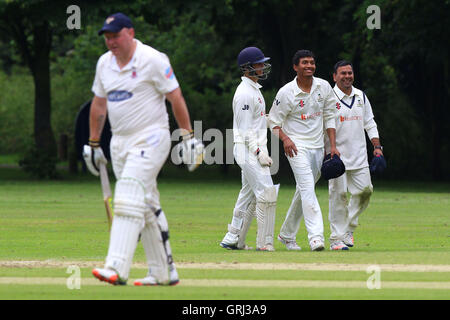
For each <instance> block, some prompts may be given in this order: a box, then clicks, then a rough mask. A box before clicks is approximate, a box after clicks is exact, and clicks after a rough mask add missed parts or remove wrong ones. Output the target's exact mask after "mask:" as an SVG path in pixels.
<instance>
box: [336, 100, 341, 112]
mask: <svg viewBox="0 0 450 320" xmlns="http://www.w3.org/2000/svg"><path fill="white" fill-rule="evenodd" d="M336 109H338V110H340V109H341V104H340V103H339V102H336Z"/></svg>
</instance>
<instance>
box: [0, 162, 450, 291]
mask: <svg viewBox="0 0 450 320" xmlns="http://www.w3.org/2000/svg"><path fill="white" fill-rule="evenodd" d="M232 175H235V172H232ZM177 176H180V177H182V178H180V179H177V178H176V177H177ZM212 176H214V175H212V174H211V172H209V171H208V170H206V169H205V170H203V171H202V169H201V170H199V172H198V174H197V175H195V173H194V174H188V172H187V171H184V170H176V172H175V173H168V174H166V173H165V171H164V170H163V175H162V177H161V178H160V179H159V185H158V187H159V190H160V194H161V203H162V206H163V209H164V211H165V213H166V215H167V217H168V220H169V226H170V234H171V245H172V250H173V253H174V259H175V262H176V263H177V266H178V270H179V274H180V279H181V281H180V284H179V285H177V286H174V287H145V288H141V287H134V286H132V281H133V279H136V278H139V277H142V276H145V274H146V267H145V254H144V251H143V249H142V246H141V245H139V246H138V249H137V251H136V254H135V259H134V262H135V264H134V265H133V269H132V271H131V274H130V280H129V282H128V284H129V285H128V286H124V287H113V286H110V285H107V284H104V283H100V282H98V281H97V280H96V279H94V278H93V277H92V276H91V269H92V268H93V267H101V266H102V263H103V261H104V258H105V256H106V253H107V248H108V236H109V234H108V231H107V223H106V215H105V213H104V208H103V202H102V195H101V190H100V184H99V182H98V181H97V180H96V179H95V178H94V177H91V176H89V175H88V174H84V175H81V176H80V177H69V176H65V177H64V179H61V180H58V181H36V180H30V179H28V178H26V177H25V176H24V175H23V174H22V173H21V172H19V171H18V169H10V168H0V299H165V300H175V299H176V300H205V299H206V300H208V299H214V300H253V299H255V300H272V299H276V300H277V299H283V300H300V299H449V298H450V250H449V249H450V245H449V243H450V241H449V240H450V229H449V223H450V185H448V184H431V183H418V182H417V183H411V182H408V183H398V182H385V181H382V180H375V181H373V184H374V189H375V192H374V194H373V196H372V199H371V203H370V205H369V208H368V209H367V210H366V211H365V212H364V213H363V214H362V216H361V217H360V226H359V228H358V229H357V231H356V233H355V242H356V246H355V247H354V248H352V249H351V250H350V251H348V252H331V251H330V250H328V245H329V244H328V241H327V242H326V246H327V250H326V251H322V252H310V251H309V247H308V243H307V236H306V230H305V227H304V224H303V223H302V225H301V227H300V232H299V234H298V243H299V245H300V246H301V247H302V248H303V250H302V251H300V252H290V251H287V250H286V249H285V248H284V246H283V245H281V244H280V243H279V242H276V243H275V249H276V251H275V252H273V253H267V252H256V251H227V250H224V249H222V248H220V247H219V242H220V241H221V239H222V237H223V235H224V234H225V232H226V229H227V224H228V223H229V222H230V220H231V216H232V210H233V206H234V202H235V200H236V197H237V194H238V192H239V188H240V180H239V178H237V179H236V178H233V177H231V178H230V177H228V178H223V179H222V178H216V179H211V178H208V177H212ZM215 176H217V175H215ZM294 191H295V186H294V184H293V183H292V182H289V181H287V182H282V184H281V189H280V193H279V198H278V204H277V217H276V226H275V235H276V234H277V232H278V231H279V229H280V227H281V225H282V223H283V220H284V217H285V214H286V211H287V209H288V207H289V204H290V201H291V199H292V196H293V194H294ZM317 194H318V198H319V202H320V205H321V208H322V213H323V216H324V223H325V237H326V239H327V237H328V236H329V233H330V232H329V225H328V198H327V188H326V185H325V184H324V183H323V182H320V183H319V184H318V186H317ZM255 238H256V223H255V222H253V224H252V227H251V229H250V232H249V236H248V243H249V245H251V246H254V245H255ZM71 265H75V266H78V267H80V272H81V273H80V275H81V288H80V289H69V288H68V286H67V281H70V279H72V278H71V277H72V274H70V273H67V270H68V267H69V266H71ZM370 265H377V266H379V267H380V270H381V273H380V274H379V276H380V277H379V279H380V280H381V282H380V283H381V289H369V288H368V287H367V281H368V280H370V279H369V277H371V276H372V274H371V273H367V272H366V271H367V267H368V266H370Z"/></svg>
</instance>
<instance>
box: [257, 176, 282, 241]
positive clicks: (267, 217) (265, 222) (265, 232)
mask: <svg viewBox="0 0 450 320" xmlns="http://www.w3.org/2000/svg"><path fill="white" fill-rule="evenodd" d="M279 187H280V185H279V184H277V185H274V186H271V187H267V188H266V189H265V190H264V193H263V197H262V200H257V202H256V220H257V223H258V231H257V234H256V247H257V248H263V247H265V246H266V245H268V244H270V245H273V233H274V228H275V211H276V205H277V197H278V189H279Z"/></svg>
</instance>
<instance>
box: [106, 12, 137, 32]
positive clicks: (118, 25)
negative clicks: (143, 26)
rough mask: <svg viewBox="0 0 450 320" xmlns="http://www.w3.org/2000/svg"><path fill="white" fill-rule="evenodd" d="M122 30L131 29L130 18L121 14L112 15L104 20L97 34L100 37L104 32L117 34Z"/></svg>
mask: <svg viewBox="0 0 450 320" xmlns="http://www.w3.org/2000/svg"><path fill="white" fill-rule="evenodd" d="M123 28H133V24H132V23H131V20H130V18H128V17H127V16H126V15H124V14H123V13H121V12H118V13H114V14H112V15H110V16H108V18H106V20H105V23H104V24H103V28H101V29H100V31H99V32H98V34H99V35H102V34H103V33H104V32H114V33H116V32H119V31H120V30H122V29H123Z"/></svg>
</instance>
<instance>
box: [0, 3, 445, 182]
mask: <svg viewBox="0 0 450 320" xmlns="http://www.w3.org/2000/svg"><path fill="white" fill-rule="evenodd" d="M74 4H75V5H77V6H78V7H79V8H80V19H81V21H80V26H81V28H80V29H75V30H70V29H68V28H67V24H66V20H67V19H68V17H69V14H68V13H67V11H66V9H67V7H68V6H70V5H74ZM371 5H376V6H378V7H379V9H380V13H381V15H380V16H381V21H380V29H370V28H368V26H367V20H368V19H369V18H370V14H369V13H367V8H368V7H369V6H371ZM449 7H450V3H449V1H447V0H440V1H425V0H411V1H392V0H379V1H372V0H371V1H363V0H358V1H353V0H336V1H332V0H318V1H314V2H312V1H291V0H286V1H276V0H260V1H256V0H254V1H252V0H250V1H249V0H246V1H245V0H201V1H181V0H171V1H162V0H152V1H144V0H130V1H127V3H126V4H124V3H123V2H122V1H109V2H108V4H104V3H102V2H101V1H65V0H61V1H57V2H55V1H48V0H28V1H24V0H8V1H1V2H0V48H1V49H2V50H0V61H1V67H2V69H1V71H0V75H1V74H3V76H0V79H2V81H8V79H10V80H11V83H13V80H12V79H14V75H15V73H14V72H12V70H18V69H17V68H21V69H20V70H26V71H27V72H28V73H29V75H31V79H32V83H33V88H34V91H33V92H32V94H33V96H34V98H33V99H34V102H33V105H32V106H30V110H33V125H32V127H33V132H32V133H31V134H32V138H29V139H28V140H27V141H28V142H27V153H26V154H28V159H27V156H24V157H23V159H22V163H24V164H25V165H26V164H27V163H29V162H30V161H34V162H35V163H39V166H42V167H43V168H46V169H45V170H47V171H48V174H47V175H48V176H51V175H52V174H53V173H54V172H55V171H54V166H55V165H56V161H57V157H56V156H57V148H56V146H57V140H58V139H59V136H60V135H61V134H65V135H67V136H68V137H69V140H71V141H73V131H74V129H73V122H74V119H75V116H76V114H77V112H78V109H79V107H80V106H81V105H82V104H83V103H84V102H85V101H87V100H89V99H90V98H91V97H92V93H91V92H90V87H91V84H92V81H93V77H94V73H95V64H96V61H97V59H98V57H99V56H100V55H101V54H102V53H103V52H104V51H105V46H104V43H103V39H102V38H101V37H99V36H97V31H98V29H99V28H101V26H102V23H103V21H104V19H105V18H106V16H107V15H108V14H110V13H113V12H119V11H120V12H124V13H125V14H127V15H129V16H130V17H131V18H132V20H133V22H134V24H135V29H136V37H137V38H138V39H140V40H141V41H143V42H144V43H146V44H149V45H151V46H153V47H155V48H156V49H158V50H160V51H163V52H165V53H167V54H168V56H169V57H170V59H171V63H172V65H173V67H174V70H175V72H176V75H177V78H178V80H179V82H180V84H181V87H182V89H183V93H184V95H185V98H186V101H187V102H188V105H189V107H190V111H191V114H192V118H193V119H196V120H200V119H201V120H202V121H203V128H204V129H207V128H218V129H221V130H224V131H225V129H226V128H231V127H232V111H231V100H232V96H233V93H234V89H235V88H236V86H237V84H238V83H239V81H240V75H239V71H238V68H237V65H236V59H237V54H238V53H239V51H240V50H241V49H243V48H244V47H246V46H258V47H260V48H261V49H262V50H263V51H264V53H265V54H266V55H267V56H270V57H271V63H272V73H271V75H270V77H269V79H268V80H267V81H265V82H264V83H263V85H264V88H263V90H264V95H265V98H266V105H267V106H268V108H269V107H270V105H271V103H272V100H273V98H274V96H275V93H276V91H277V90H278V88H280V87H281V86H283V85H284V84H285V83H287V82H288V81H290V80H292V79H293V77H294V76H295V74H294V72H293V70H292V65H291V59H292V56H293V54H294V53H295V52H296V51H297V50H298V49H310V50H312V51H313V52H314V53H315V55H316V60H317V71H316V76H318V77H321V78H324V79H326V80H328V81H329V82H330V84H332V85H333V82H332V67H333V65H334V63H335V62H336V61H338V60H341V59H347V60H350V61H352V62H353V66H354V71H355V86H356V87H358V88H360V89H362V90H364V92H365V93H366V94H367V96H368V97H369V98H370V101H371V104H372V106H373V111H374V114H375V120H376V121H377V123H378V127H379V131H380V136H381V141H382V144H383V145H384V148H385V155H386V158H387V160H388V166H389V169H388V171H387V172H386V176H387V177H392V178H415V179H432V180H443V179H449V177H450V169H449V166H447V165H446V161H445V159H447V158H448V157H449V156H450V144H449V137H448V135H447V134H446V133H447V132H448V130H449V129H450V121H449V115H448V113H447V112H446V111H447V108H446V107H448V101H449V92H450V90H449V56H450V55H449V46H448V40H445V39H448V38H450V37H449V30H448V27H447V26H448V25H449V22H450V21H449V20H450V18H449V14H448V12H450V10H449V9H450V8H449ZM15 68H16V69H15ZM14 92H15V93H16V91H14ZM16 94H17V93H16ZM8 101H9V100H8ZM8 101H6V102H5V101H2V100H0V107H1V108H3V109H4V110H8V111H9V112H13V110H10V109H11V108H12V107H11V106H12V104H11V103H10V102H8ZM2 104H3V105H2ZM0 110H2V109H0ZM5 112H6V111H5ZM1 122H2V119H1V118H0V124H1ZM171 127H172V128H175V123H174V121H173V119H171ZM0 132H2V131H0ZM2 135H7V133H4V132H2ZM3 149H4V150H2V146H1V144H0V152H14V151H17V150H14V148H12V147H10V148H5V147H4V148H3ZM6 149H7V150H6ZM30 155H31V157H32V158H33V159H32V160H30V159H29V158H30ZM37 159H39V160H38V161H37ZM286 172H288V171H286Z"/></svg>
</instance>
